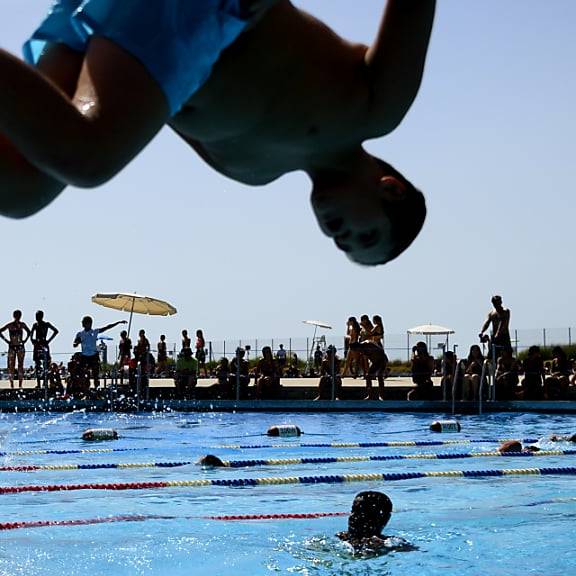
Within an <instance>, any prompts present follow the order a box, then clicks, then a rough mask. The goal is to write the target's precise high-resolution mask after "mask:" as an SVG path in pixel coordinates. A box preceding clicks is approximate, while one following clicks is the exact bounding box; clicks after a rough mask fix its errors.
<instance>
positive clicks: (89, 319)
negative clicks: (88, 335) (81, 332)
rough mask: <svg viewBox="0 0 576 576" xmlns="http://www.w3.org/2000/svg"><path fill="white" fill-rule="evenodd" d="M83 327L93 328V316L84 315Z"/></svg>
mask: <svg viewBox="0 0 576 576" xmlns="http://www.w3.org/2000/svg"><path fill="white" fill-rule="evenodd" d="M82 327H83V328H85V329H86V330H90V329H91V328H92V316H84V318H82Z"/></svg>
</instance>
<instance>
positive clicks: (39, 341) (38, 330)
mask: <svg viewBox="0 0 576 576" xmlns="http://www.w3.org/2000/svg"><path fill="white" fill-rule="evenodd" d="M48 330H50V331H51V332H52V333H51V334H50V338H48ZM57 334H58V329H57V328H55V327H54V326H53V325H52V324H50V322H46V321H45V320H44V312H43V311H42V310H38V312H36V322H34V324H32V330H31V332H30V340H31V341H32V344H33V346H34V350H33V352H32V357H33V360H34V366H35V370H36V387H37V388H40V382H41V379H42V378H44V376H45V374H44V372H47V371H48V366H49V365H50V361H51V358H50V342H52V340H54V338H56V336H57Z"/></svg>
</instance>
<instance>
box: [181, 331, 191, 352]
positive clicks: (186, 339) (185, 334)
mask: <svg viewBox="0 0 576 576" xmlns="http://www.w3.org/2000/svg"><path fill="white" fill-rule="evenodd" d="M191 345H192V340H190V336H188V330H182V350H185V349H186V348H190V346H191Z"/></svg>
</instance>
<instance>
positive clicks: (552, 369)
mask: <svg viewBox="0 0 576 576" xmlns="http://www.w3.org/2000/svg"><path fill="white" fill-rule="evenodd" d="M492 306H493V308H492V310H490V312H489V313H488V316H487V317H486V320H485V322H484V324H483V325H482V328H481V330H480V333H479V334H478V337H479V339H480V344H481V345H483V346H484V345H487V350H486V354H484V353H483V350H482V348H481V346H480V345H479V344H473V345H472V346H470V350H469V352H468V356H467V358H466V359H462V360H458V359H457V358H456V355H455V354H454V352H451V351H447V352H446V353H445V355H444V369H443V378H442V384H443V386H444V387H445V395H446V396H447V397H451V395H452V390H454V396H455V399H457V400H463V401H473V400H478V399H479V396H480V390H485V391H486V393H487V386H485V384H486V378H487V376H488V374H489V373H493V374H494V381H495V389H496V399H497V400H517V399H519V400H562V399H566V398H568V395H569V389H570V387H571V386H572V385H576V374H575V373H574V369H573V363H572V361H571V360H570V359H569V358H568V356H567V354H566V352H565V351H564V349H563V348H562V347H561V346H554V347H553V348H552V359H551V360H550V361H548V362H544V359H543V356H542V351H541V349H540V347H539V346H530V348H529V349H528V352H527V354H526V356H525V358H524V359H523V360H518V359H517V358H515V357H514V349H513V347H512V342H511V338H510V310H509V309H508V308H505V307H504V305H503V303H502V297H501V296H499V295H495V296H493V297H492ZM488 329H491V336H488V334H486V332H487V331H488ZM457 367H458V368H459V370H456V368H457ZM520 377H523V378H522V380H520ZM455 378H456V380H455ZM483 378H484V381H483V380H482V379H483Z"/></svg>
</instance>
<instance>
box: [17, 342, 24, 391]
mask: <svg viewBox="0 0 576 576" xmlns="http://www.w3.org/2000/svg"><path fill="white" fill-rule="evenodd" d="M23 383H24V350H22V352H18V387H19V388H22V384H23Z"/></svg>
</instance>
